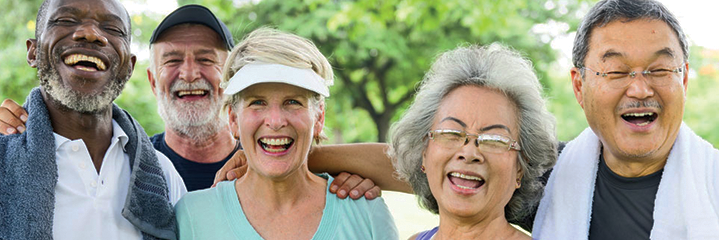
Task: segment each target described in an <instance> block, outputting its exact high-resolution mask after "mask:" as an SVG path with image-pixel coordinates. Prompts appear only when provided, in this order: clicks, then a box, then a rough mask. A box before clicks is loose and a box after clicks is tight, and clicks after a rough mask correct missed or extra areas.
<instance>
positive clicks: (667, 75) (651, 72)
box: [582, 63, 684, 88]
mask: <svg viewBox="0 0 719 240" xmlns="http://www.w3.org/2000/svg"><path fill="white" fill-rule="evenodd" d="M582 69H584V70H589V71H590V72H594V75H596V76H600V77H602V78H604V79H606V80H607V83H608V85H609V86H610V87H612V88H625V87H626V86H629V83H631V82H632V79H635V78H636V76H637V72H636V71H631V72H629V71H627V70H609V71H605V72H599V71H595V70H592V69H591V68H589V67H586V66H584V67H582ZM627 69H628V68H627ZM676 73H684V64H683V63H682V64H681V65H680V66H679V67H676V68H667V67H658V68H654V69H648V70H644V71H641V72H639V74H641V75H643V76H644V78H646V79H647V80H648V81H647V83H649V84H651V85H653V86H666V85H668V84H669V83H671V82H672V81H674V79H673V77H674V76H675V74H676Z"/></svg>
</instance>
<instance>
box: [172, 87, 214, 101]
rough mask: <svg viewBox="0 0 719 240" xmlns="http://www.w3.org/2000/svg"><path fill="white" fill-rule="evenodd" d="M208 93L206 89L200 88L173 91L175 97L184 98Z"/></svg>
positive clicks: (202, 95)
mask: <svg viewBox="0 0 719 240" xmlns="http://www.w3.org/2000/svg"><path fill="white" fill-rule="evenodd" d="M209 93H210V91H208V90H202V89H195V90H179V91H176V92H175V97H177V98H180V99H182V98H184V97H204V96H207V95H208V94H209Z"/></svg>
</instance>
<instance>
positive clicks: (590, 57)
mask: <svg viewBox="0 0 719 240" xmlns="http://www.w3.org/2000/svg"><path fill="white" fill-rule="evenodd" d="M588 47H589V49H588V50H589V51H588V52H587V58H586V59H585V62H587V63H589V62H592V61H602V62H606V61H609V60H622V61H632V60H650V59H651V60H657V59H662V60H681V59H683V50H682V48H681V44H680V42H679V39H678V38H677V36H676V33H675V32H674V30H672V29H671V27H669V25H668V24H667V23H665V22H664V21H661V20H651V19H637V20H632V21H625V20H615V21H612V22H609V23H607V24H604V25H601V26H597V27H594V28H593V29H592V34H591V35H590V39H589V46H588Z"/></svg>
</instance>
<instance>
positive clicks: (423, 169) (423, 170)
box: [421, 165, 427, 173]
mask: <svg viewBox="0 0 719 240" xmlns="http://www.w3.org/2000/svg"><path fill="white" fill-rule="evenodd" d="M421 169H422V172H423V173H427V172H425V170H427V169H425V168H424V165H422V168H421Z"/></svg>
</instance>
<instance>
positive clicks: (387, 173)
mask: <svg viewBox="0 0 719 240" xmlns="http://www.w3.org/2000/svg"><path fill="white" fill-rule="evenodd" d="M387 147H388V146H387V144H384V143H355V144H337V145H325V146H314V147H313V148H312V151H311V152H310V157H309V162H308V164H309V167H310V170H311V171H312V172H327V173H330V174H333V175H334V174H338V173H340V172H351V173H355V174H358V175H360V176H362V177H364V178H369V179H372V181H374V182H375V183H376V184H377V186H379V187H380V188H381V189H383V190H390V191H399V192H405V193H412V188H411V187H410V186H409V184H407V183H405V182H403V181H401V180H399V179H397V178H396V177H395V175H394V167H392V161H391V160H390V158H389V156H387V154H386V152H387Z"/></svg>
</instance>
